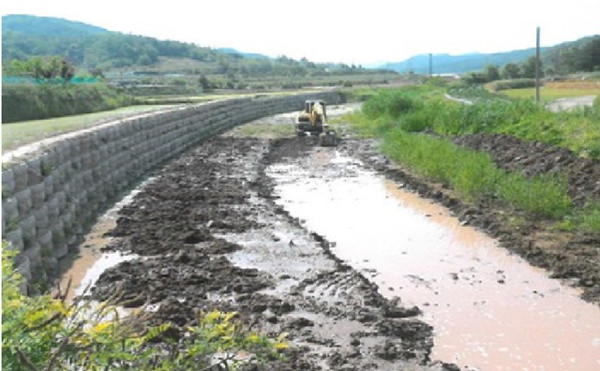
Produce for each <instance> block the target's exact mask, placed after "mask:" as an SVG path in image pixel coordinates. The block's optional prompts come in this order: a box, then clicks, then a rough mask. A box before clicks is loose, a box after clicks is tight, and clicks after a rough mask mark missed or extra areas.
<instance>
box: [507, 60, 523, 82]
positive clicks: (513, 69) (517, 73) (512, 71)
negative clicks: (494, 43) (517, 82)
mask: <svg viewBox="0 0 600 371" xmlns="http://www.w3.org/2000/svg"><path fill="white" fill-rule="evenodd" d="M520 77H521V67H519V65H518V64H515V63H507V64H506V65H505V66H504V68H503V69H502V78H504V79H518V78H520Z"/></svg>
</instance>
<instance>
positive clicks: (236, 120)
mask: <svg viewBox="0 0 600 371" xmlns="http://www.w3.org/2000/svg"><path fill="white" fill-rule="evenodd" d="M313 98H314V99H317V98H318V99H323V100H325V101H326V102H328V103H329V104H336V103H340V102H341V100H342V98H341V96H340V94H338V93H337V92H323V93H313V94H298V95H290V96H281V97H267V96H263V97H259V96H255V97H252V98H236V99H229V100H222V101H215V102H209V103H203V104H198V105H193V106H185V107H180V108H177V109H173V110H169V111H164V112H159V113H155V114H147V115H142V116H138V117H134V118H130V119H124V120H121V121H119V122H118V123H115V124H110V125H102V126H99V127H97V128H95V129H93V130H88V131H85V132H82V133H81V134H77V135H74V136H71V137H70V138H68V139H65V140H61V141H58V142H55V143H53V144H51V145H49V146H48V147H47V148H44V151H43V153H42V154H41V155H36V156H34V157H33V158H29V159H27V160H23V161H21V162H16V163H13V164H11V165H10V166H8V169H6V170H4V171H3V172H2V234H3V239H5V240H8V241H9V242H10V243H11V245H12V248H13V249H15V250H18V251H19V255H18V256H17V265H18V269H19V271H20V272H21V273H22V275H23V276H24V277H25V279H26V280H27V281H28V282H29V283H34V282H37V283H42V284H49V283H50V281H51V279H52V278H55V277H56V276H57V274H58V267H59V260H60V259H63V258H65V257H66V256H67V255H68V254H69V252H70V251H73V249H74V248H76V246H77V244H78V243H79V242H80V241H81V238H82V236H83V233H84V231H85V230H86V229H87V228H88V227H90V226H91V225H92V224H93V222H94V221H95V219H96V217H97V216H99V214H100V212H101V211H104V210H106V209H107V208H108V207H109V206H110V205H111V204H112V203H114V202H116V201H117V196H118V195H119V194H120V193H122V192H124V191H127V190H129V189H131V188H132V186H133V185H135V184H137V183H138V182H139V181H141V180H143V178H144V176H145V175H146V174H147V173H148V171H149V170H151V169H153V168H156V167H157V166H159V165H162V164H164V163H165V162H166V161H168V160H169V159H172V158H175V157H177V156H178V155H180V154H181V153H183V152H184V151H186V150H188V149H190V148H191V147H194V146H196V145H198V144H199V143H201V142H202V141H203V140H206V139H208V138H211V137H213V136H215V135H218V134H220V133H223V132H225V131H227V130H228V129H231V128H233V127H235V126H237V125H240V124H244V123H246V122H249V121H252V120H255V119H258V118H261V117H264V116H269V115H274V114H277V113H283V112H290V111H294V110H300V109H301V108H302V106H303V102H304V100H305V99H313ZM4 167H7V166H6V165H5V166H4ZM32 287H33V286H32V285H29V290H30V293H31V292H32Z"/></svg>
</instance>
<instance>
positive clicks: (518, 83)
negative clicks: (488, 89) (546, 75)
mask: <svg viewBox="0 0 600 371" xmlns="http://www.w3.org/2000/svg"><path fill="white" fill-rule="evenodd" d="M491 86H492V89H493V90H494V91H500V90H508V89H521V88H533V87H535V79H511V80H500V81H496V82H494V83H492V84H491Z"/></svg>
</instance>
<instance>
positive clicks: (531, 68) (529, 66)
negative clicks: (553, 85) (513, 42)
mask: <svg viewBox="0 0 600 371" xmlns="http://www.w3.org/2000/svg"><path fill="white" fill-rule="evenodd" d="M535 61H536V58H535V57H534V56H531V57H529V58H527V60H526V61H525V62H523V64H522V65H521V68H522V70H523V77H526V78H531V79H532V78H535V64H536V63H535ZM539 69H540V77H542V76H543V71H542V61H540V64H539Z"/></svg>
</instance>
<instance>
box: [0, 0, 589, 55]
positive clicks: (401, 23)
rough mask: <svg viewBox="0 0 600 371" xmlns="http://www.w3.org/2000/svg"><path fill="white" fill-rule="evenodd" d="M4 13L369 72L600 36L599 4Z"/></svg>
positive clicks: (31, 5) (432, 0) (464, 0)
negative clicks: (427, 57)
mask: <svg viewBox="0 0 600 371" xmlns="http://www.w3.org/2000/svg"><path fill="white" fill-rule="evenodd" d="M0 12H1V13H2V15H7V14H30V15H37V16H47V17H58V18H65V19H68V20H72V21H79V22H84V23H88V24H91V25H94V26H99V27H103V28H106V29H108V30H110V31H119V32H123V33H128V34H134V35H143V36H150V37H155V38H158V39H161V40H176V41H183V42H191V43H195V44H198V45H200V46H207V47H213V48H220V47H231V48H235V49H237V50H239V51H243V52H252V53H261V54H265V55H268V56H271V57H277V56H282V55H285V56H287V57H290V58H294V59H300V58H303V57H304V58H307V59H308V60H310V61H313V62H340V63H347V64H357V65H363V66H371V65H376V64H378V63H380V62H398V61H402V60H405V59H407V58H410V57H411V56H414V55H418V54H428V53H433V54H441V53H447V54H453V55H456V54H464V53H472V52H481V53H492V52H502V51H510V50H516V49H525V48H530V47H534V46H535V33H536V27H540V30H541V32H540V33H541V45H542V46H552V45H556V44H559V43H561V42H565V41H572V40H576V39H578V38H581V37H584V36H590V35H596V34H600V0H569V1H560V2H559V1H556V0H496V1H487V0H479V1H476V0H408V1H407V0H395V1H393V0H369V1H352V0H346V1H339V0H295V1H285V0H279V1H273V0H246V1H244V0H211V1H206V0H196V1H184V0H168V1H148V0H145V1H138V0H101V1H89V0H52V1H51V0H2V3H1V4H0Z"/></svg>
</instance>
